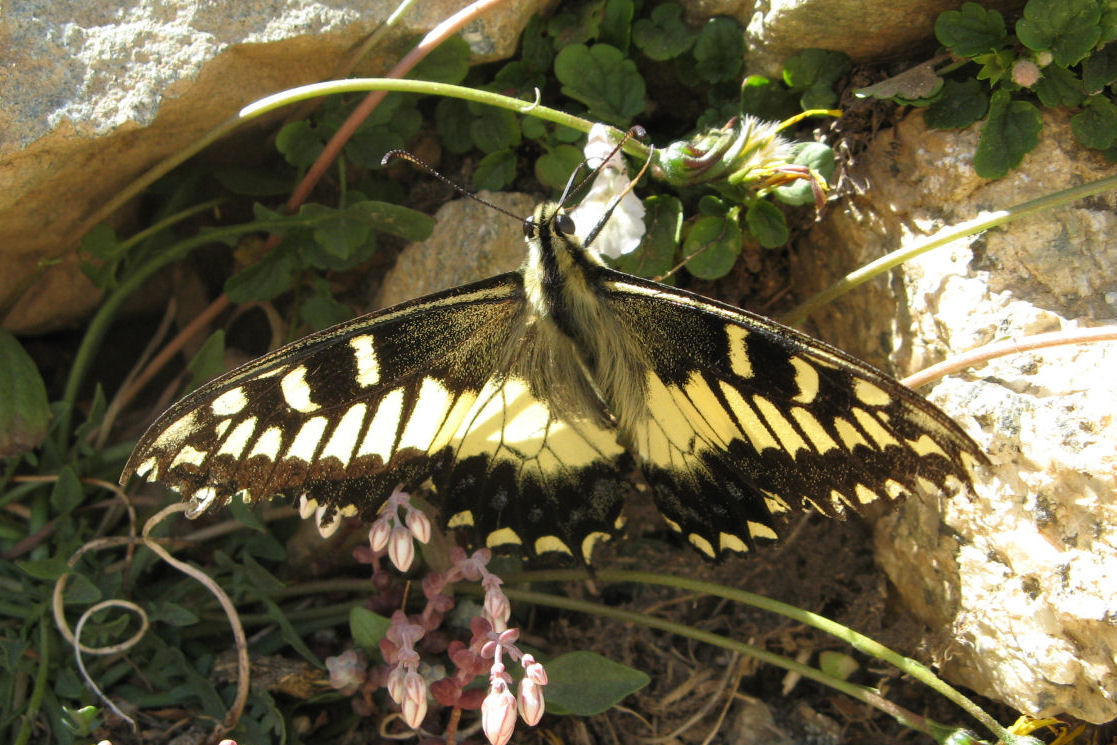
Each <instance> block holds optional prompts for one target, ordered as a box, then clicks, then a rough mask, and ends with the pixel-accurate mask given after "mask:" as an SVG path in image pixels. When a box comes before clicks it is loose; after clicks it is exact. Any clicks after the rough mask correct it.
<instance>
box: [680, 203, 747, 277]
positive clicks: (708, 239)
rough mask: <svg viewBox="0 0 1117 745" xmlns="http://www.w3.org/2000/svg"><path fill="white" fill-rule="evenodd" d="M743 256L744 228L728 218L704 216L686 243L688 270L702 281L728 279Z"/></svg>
mask: <svg viewBox="0 0 1117 745" xmlns="http://www.w3.org/2000/svg"><path fill="white" fill-rule="evenodd" d="M740 254H741V228H740V226H739V225H738V224H737V221H736V220H734V219H732V218H731V217H728V216H719V215H707V216H705V217H700V218H699V219H698V221H697V222H695V223H694V225H693V226H692V227H691V229H690V232H689V233H687V236H686V240H685V241H684V242H683V256H684V257H685V258H687V263H686V268H687V271H688V272H690V273H691V274H693V275H694V276H695V277H698V278H699V279H718V278H719V277H724V276H725V275H726V274H728V273H729V270H730V269H732V268H733V265H734V264H735V263H737V257H738V256H740Z"/></svg>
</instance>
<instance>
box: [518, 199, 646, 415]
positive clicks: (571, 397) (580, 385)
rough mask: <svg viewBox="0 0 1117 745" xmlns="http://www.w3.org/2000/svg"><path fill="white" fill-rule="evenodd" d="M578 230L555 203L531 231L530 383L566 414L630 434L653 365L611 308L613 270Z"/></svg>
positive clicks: (527, 266)
mask: <svg viewBox="0 0 1117 745" xmlns="http://www.w3.org/2000/svg"><path fill="white" fill-rule="evenodd" d="M573 227H574V226H573V223H572V222H571V221H570V219H569V218H568V217H567V216H566V215H565V213H563V212H562V211H561V210H560V208H559V207H558V205H557V204H555V203H553V202H548V203H544V204H541V205H540V206H539V207H537V208H536V210H535V214H534V215H533V217H532V218H531V220H529V221H527V222H526V223H525V236H526V238H527V243H528V255H527V259H526V260H525V262H524V265H523V268H522V272H523V275H524V290H525V293H526V295H527V299H528V308H529V310H528V312H529V314H530V318H529V319H528V327H529V333H532V334H534V335H535V338H533V339H532V340H531V341H530V343H529V346H530V347H531V349H529V354H528V355H526V358H527V359H528V360H529V362H528V364H529V366H530V370H529V371H528V375H529V379H532V380H535V381H537V382H538V383H539V384H540V385H539V388H540V389H541V390H543V391H546V392H547V395H548V396H549V397H551V398H553V399H555V403H556V405H557V407H558V408H559V409H560V411H563V410H565V413H567V414H573V415H575V416H579V417H585V418H591V419H594V418H596V419H598V420H601V418H602V416H601V414H602V413H605V414H606V416H607V418H608V419H611V420H612V422H613V423H614V426H618V425H619V427H620V430H621V431H622V432H631V431H632V429H633V428H634V427H635V426H636V425H637V423H639V422H641V421H643V420H644V418H645V417H646V415H647V403H646V401H647V397H646V395H645V388H646V383H645V380H644V375H645V373H646V371H647V370H648V361H647V358H646V355H645V353H644V351H643V350H642V349H641V348H640V347H639V346H638V345H636V344H634V343H633V341H632V337H631V334H629V333H627V332H626V330H625V329H624V328H622V326H621V322H620V319H619V318H618V317H617V316H616V314H615V313H614V312H612V311H611V309H610V308H609V307H608V306H607V305H606V303H605V300H604V298H605V294H606V290H605V275H606V273H607V272H608V271H609V270H608V269H607V268H606V267H605V265H604V264H603V263H602V262H601V259H600V258H599V257H598V256H597V254H596V253H594V252H593V251H590V250H588V249H586V248H585V247H584V246H583V245H582V242H581V240H579V239H578V237H577V236H576V235H574V232H573ZM603 407H604V412H603Z"/></svg>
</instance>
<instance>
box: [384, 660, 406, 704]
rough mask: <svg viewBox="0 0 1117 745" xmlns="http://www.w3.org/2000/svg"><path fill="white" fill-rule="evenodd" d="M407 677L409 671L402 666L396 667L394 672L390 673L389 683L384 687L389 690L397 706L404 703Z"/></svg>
mask: <svg viewBox="0 0 1117 745" xmlns="http://www.w3.org/2000/svg"><path fill="white" fill-rule="evenodd" d="M406 676H407V671H406V670H404V669H403V666H402V665H396V667H395V668H393V669H392V672H390V673H388V682H387V683H386V684H385V685H384V687H385V688H387V689H388V695H389V696H391V697H392V700H393V701H395V702H396V703H397V704H400V703H403V694H404V690H403V681H404V678H405V677H406Z"/></svg>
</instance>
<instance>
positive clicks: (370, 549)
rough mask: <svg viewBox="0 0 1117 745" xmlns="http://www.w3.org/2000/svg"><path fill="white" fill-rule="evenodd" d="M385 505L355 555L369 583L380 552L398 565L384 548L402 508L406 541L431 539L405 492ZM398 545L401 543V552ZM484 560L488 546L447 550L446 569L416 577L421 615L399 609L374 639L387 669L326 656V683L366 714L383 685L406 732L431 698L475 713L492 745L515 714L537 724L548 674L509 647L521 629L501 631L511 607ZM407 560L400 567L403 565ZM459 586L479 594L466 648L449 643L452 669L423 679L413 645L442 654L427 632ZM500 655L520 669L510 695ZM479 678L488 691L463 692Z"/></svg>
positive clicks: (506, 732) (505, 736)
mask: <svg viewBox="0 0 1117 745" xmlns="http://www.w3.org/2000/svg"><path fill="white" fill-rule="evenodd" d="M389 502H390V504H389ZM389 502H386V503H385V508H384V509H382V510H381V515H380V517H379V518H378V519H377V521H376V523H374V525H373V526H372V529H371V530H370V531H369V546H367V547H364V548H362V549H358V550H357V552H356V554H357V558H358V559H359V560H360V561H363V562H365V563H370V564H372V565H373V566H374V574H373V577H374V579H376V578H377V577H378V576H379V577H381V578H382V579H385V578H386V575H384V573H381V572H380V571H379V564H378V561H379V558H380V557H381V556H384V555H385V554H387V555H388V556H389V558H391V559H392V563H393V564H396V566H397V567H399V566H400V565H399V563H398V562H397V561H396V558H395V557H393V556H392V549H391V544H392V542H393V540H395V539H394V538H393V534H396V533H397V532H398V531H399V530H400V528H401V527H402V526H401V525H400V524H399V521H398V517H397V515H398V510H399V509H400V508H403V509H405V510H408V513H407V516H406V517H405V520H404V522H405V524H406V527H404V528H403V530H405V531H406V532H407V540H406V543H407V544H408V545H411V542H412V538H418V539H419V540H423V541H425V540H429V538H430V533H429V530H430V523H429V521H427V520H426V518H425V517H422V518H421V519H419V518H416V517H414V515H416V514H419V515H421V513H419V512H418V511H417V510H415V508H413V507H411V506H410V504H409V501H408V497H407V495H406V494H403V493H402V492H398V490H397V493H394V494H393V495H392V497H390V498H389ZM393 520H395V522H393ZM403 543H404V541H403V540H402V539H401V540H400V544H401V548H402V544H403ZM491 558H492V552H491V551H489V550H488V549H480V550H478V551H475V552H473V553H472V554H467V553H466V552H465V551H464V550H463V549H461V548H454V549H452V550H451V552H450V559H451V562H452V564H451V566H450V568H449V569H448V570H447V571H445V572H431V573H429V574H427V575H426V576H425V577H424V578H423V582H422V589H423V596H424V597H425V598H426V601H427V603H426V606H425V607H424V608H423V610H422V612H421V613H419V614H416V615H410V616H409V615H408V614H406V613H404V612H403V611H402V610H396V611H395V612H394V613H392V617H391V625H390V626H389V628H388V631H387V632H386V633H385V635H384V638H383V639H381V640H380V651H381V653H382V654H383V656H384V660H385V662H386V663H387V665H386V666H382V667H376V668H373V669H372V670H368V669H367V667H366V665H367V663H365V661H364V659H363V657H362V656H361V655H360V654H359V653H357V652H355V651H352V650H350V651H347V652H345V653H344V654H342V655H339V656H338V657H330V658H328V659H327V660H326V666H327V668H328V669H329V671H330V682H331V685H333V687H334V688H336V689H338V690H341V691H344V692H346V693H357V692H359V693H360V694H361V700H360V703H358V702H357V701H354V709H355V710H358V713H368V712H370V711H371V710H372V701H371V698H370V696H371V694H372V693H373V692H374V691H375V690H376V689H377V688H378V687H380V686H383V687H384V688H386V689H387V691H388V695H389V696H390V697H391V698H392V700H393V701H395V702H396V703H397V704H398V705H399V707H400V711H401V715H402V717H403V720H404V721H405V722H406V723H407V725H408V726H409V727H411V728H412V729H419V727H420V726H421V725H422V723H423V720H424V719H425V718H426V714H427V711H428V707H429V704H430V698H431V697H433V698H434V701H435V702H436V703H437V704H438V705H440V706H443V707H447V708H451V709H455V710H459V711H460V710H463V709H472V710H476V709H480V710H481V720H482V729H483V730H484V732H485V735H486V737H488V739H489V741H490V742H491V743H493V745H504V743H507V742H508V740H509V738H510V737H511V736H512V731H513V729H514V728H515V724H516V715H517V712H518V713H519V716H520V718H521V719H523V720H524V721H525V722H526V723H527V724H528V725H531V726H534V725H535V724H538V722H539V720H540V719H541V718H542V716H543V711H544V701H543V686H545V685H546V684H547V673H546V671H545V670H544V669H543V666H542V665H541V664H539V663H538V662H536V661H535V658H534V657H532V656H531V655H530V654H525V653H524V652H522V651H521V650H520V649H519V648H518V647H516V644H515V642H516V640H517V639H518V638H519V635H520V632H519V630H518V629H512V628H508V620H509V618H510V617H511V614H512V611H511V605H510V604H509V602H508V597H507V596H506V595H505V594H504V591H503V590H502V589H501V585H502V584H503V582H502V580H501V579H500V578H499V577H497V576H496V575H495V574H493V573H492V572H490V571H489V569H488V563H489V560H490V559H491ZM409 563H410V562H405V565H409ZM462 581H467V582H478V583H480V584H481V587H482V588H483V589H484V592H485V597H484V601H483V604H482V611H481V615H479V616H477V617H475V618H474V619H473V620H472V621H471V622H470V630H471V632H472V638H471V639H470V643H469V645H468V646H467V645H465V644H463V643H462V642H460V641H451V642H450V643H449V644H448V645H447V646H446V647H445V651H446V653H447V655H448V656H449V658H450V662H451V663H452V664H453V665H454V668H455V671H454V672H453V673H452V674H449V675H444V676H443V677H440V678H438V679H430V680H428V677H425V676H424V672H423V671H422V670H420V661H421V660H420V656H419V651H418V645H419V643H420V642H423V644H424V646H425V648H427V649H431V648H432V647H434V650H435V651H439V650H441V649H442V647H441V646H440V645H438V644H435V643H433V640H432V632H435V631H436V630H437V629H438V628H439V627H440V626H441V625H442V621H443V618H444V617H445V614H446V613H447V612H449V611H450V610H451V609H452V608H453V607H454V599H453V595H452V593H451V591H450V588H451V586H452V585H453V584H454V583H455V582H462ZM401 600H402V598H401ZM434 636H437V634H435V635H434ZM505 657H509V658H511V659H512V660H514V661H517V660H518V661H519V662H520V665H521V666H522V667H523V669H524V675H523V679H522V680H521V681H520V685H519V688H518V689H517V693H516V694H515V695H513V693H512V691H511V690H509V686H510V685H511V683H512V677H511V676H510V675H509V674H508V673H507V672H506V671H505V665H504V658H505ZM425 669H426V670H427V672H426V676H431V675H432V673H431V672H430V670H432V669H434V668H430V667H426V668H425ZM486 673H487V674H488V675H489V689H488V691H487V692H486V691H484V690H481V689H476V688H470V689H468V690H467V686H468V685H469V684H470V683H471V682H472V681H473V680H474V679H475V678H476V677H477V676H478V675H484V674H486ZM450 722H451V723H450V727H449V730H448V731H447V733H446V739H447V740H448V741H452V740H453V732H452V730H455V729H456V722H457V718H456V717H451V718H450Z"/></svg>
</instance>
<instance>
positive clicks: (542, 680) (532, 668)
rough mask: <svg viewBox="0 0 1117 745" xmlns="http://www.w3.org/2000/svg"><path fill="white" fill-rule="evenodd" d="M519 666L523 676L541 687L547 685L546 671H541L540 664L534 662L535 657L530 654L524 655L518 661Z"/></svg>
mask: <svg viewBox="0 0 1117 745" xmlns="http://www.w3.org/2000/svg"><path fill="white" fill-rule="evenodd" d="M520 664H521V665H523V668H524V675H526V676H527V677H529V678H531V679H532V680H533V681H535V682H536V683H538V684H539V685H541V686H545V685H547V671H546V670H544V669H543V664H542V663H539V662H536V661H535V657H533V656H532V655H530V654H525V655H524V656H523V657H522V658H521V659H520Z"/></svg>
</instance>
